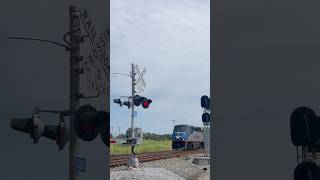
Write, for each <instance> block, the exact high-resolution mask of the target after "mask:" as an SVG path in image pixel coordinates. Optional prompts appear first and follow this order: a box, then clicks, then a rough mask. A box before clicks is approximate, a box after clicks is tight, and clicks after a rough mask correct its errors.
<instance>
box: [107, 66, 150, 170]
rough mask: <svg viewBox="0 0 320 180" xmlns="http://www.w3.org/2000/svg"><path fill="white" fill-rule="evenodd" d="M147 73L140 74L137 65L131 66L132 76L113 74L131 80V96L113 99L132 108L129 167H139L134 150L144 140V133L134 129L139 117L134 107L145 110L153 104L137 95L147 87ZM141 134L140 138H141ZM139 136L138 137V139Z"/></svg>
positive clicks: (128, 139)
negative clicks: (125, 99)
mask: <svg viewBox="0 0 320 180" xmlns="http://www.w3.org/2000/svg"><path fill="white" fill-rule="evenodd" d="M145 73H146V69H143V71H142V72H141V73H140V71H139V67H138V65H136V64H133V63H132V64H131V72H130V75H128V74H122V73H113V74H120V75H125V76H128V77H130V78H131V96H121V97H120V99H113V102H114V103H117V104H119V105H120V107H122V106H123V105H125V106H127V107H128V109H130V108H131V128H129V130H128V131H127V132H128V133H129V134H130V135H129V137H128V138H127V143H128V144H130V145H131V157H130V158H129V161H128V166H129V167H134V168H135V167H138V162H139V161H138V158H136V156H135V152H134V148H135V146H136V144H139V141H138V139H139V138H142V132H141V129H139V128H134V127H135V125H134V117H135V116H137V111H134V109H135V107H134V106H140V104H141V106H142V107H143V108H144V109H147V108H149V105H150V104H151V103H152V100H151V99H148V98H146V97H142V96H139V95H138V94H137V93H141V92H142V91H143V89H144V88H145V87H146V83H145V82H144V80H143V75H144V74H145ZM136 75H139V77H138V79H136ZM137 86H138V89H139V92H137V91H136V87H137ZM122 98H127V99H128V100H127V101H124V100H123V99H122ZM139 134H140V136H139ZM136 135H137V137H136Z"/></svg>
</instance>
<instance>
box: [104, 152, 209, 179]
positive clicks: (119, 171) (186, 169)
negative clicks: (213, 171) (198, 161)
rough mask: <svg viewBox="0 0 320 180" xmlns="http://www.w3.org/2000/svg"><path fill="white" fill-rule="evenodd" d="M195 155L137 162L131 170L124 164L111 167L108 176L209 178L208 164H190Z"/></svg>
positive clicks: (123, 177)
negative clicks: (135, 167) (135, 166)
mask: <svg viewBox="0 0 320 180" xmlns="http://www.w3.org/2000/svg"><path fill="white" fill-rule="evenodd" d="M195 156H196V155H190V156H188V157H179V158H170V159H163V160H157V161H151V162H145V163H139V168H137V169H133V170H128V168H127V167H125V166H121V167H115V168H111V169H110V174H111V176H110V178H111V179H112V180H129V179H133V178H134V179H139V180H140V179H141V180H142V179H143V180H156V179H159V180H183V179H186V180H200V179H203V180H207V179H208V180H209V179H210V177H209V173H210V166H208V165H207V166H198V165H195V164H192V160H193V157H195ZM197 156H199V155H197ZM204 168H207V170H206V171H204ZM203 177H205V178H203Z"/></svg>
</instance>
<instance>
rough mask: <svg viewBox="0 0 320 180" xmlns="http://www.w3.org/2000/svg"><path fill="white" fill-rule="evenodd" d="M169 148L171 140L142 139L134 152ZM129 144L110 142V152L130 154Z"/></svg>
mask: <svg viewBox="0 0 320 180" xmlns="http://www.w3.org/2000/svg"><path fill="white" fill-rule="evenodd" d="M167 150H171V141H170V140H165V141H154V140H143V143H142V144H140V145H137V146H136V147H135V152H136V153H143V152H157V151H167ZM130 153H131V146H130V145H125V144H110V154H130Z"/></svg>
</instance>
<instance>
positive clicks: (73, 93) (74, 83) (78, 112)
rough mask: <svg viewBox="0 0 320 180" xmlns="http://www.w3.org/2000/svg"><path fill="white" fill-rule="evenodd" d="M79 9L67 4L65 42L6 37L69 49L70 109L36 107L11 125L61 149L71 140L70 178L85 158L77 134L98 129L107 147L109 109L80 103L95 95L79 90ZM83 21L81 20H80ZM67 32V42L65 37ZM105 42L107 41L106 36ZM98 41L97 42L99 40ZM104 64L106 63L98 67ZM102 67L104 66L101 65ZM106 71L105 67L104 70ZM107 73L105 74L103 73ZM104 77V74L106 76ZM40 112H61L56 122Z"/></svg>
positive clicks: (88, 136)
mask: <svg viewBox="0 0 320 180" xmlns="http://www.w3.org/2000/svg"><path fill="white" fill-rule="evenodd" d="M81 11H82V9H81V8H80V7H77V6H70V7H69V15H70V28H69V32H68V33H66V34H65V36H64V40H65V42H66V44H67V45H65V44H61V43H58V42H54V41H50V40H46V39H40V38H28V37H8V39H24V40H34V41H42V42H47V43H51V44H55V45H58V46H62V47H64V48H65V50H66V51H70V91H69V93H70V97H69V109H68V110H61V111H56V110H43V109H38V108H36V109H35V110H34V111H33V114H32V117H31V118H12V119H11V128H13V129H14V130H18V131H21V132H24V133H28V134H30V136H31V138H32V139H33V142H34V143H38V141H39V139H40V137H42V136H44V137H46V138H49V139H52V140H55V141H56V143H57V145H58V149H59V150H62V149H63V147H64V146H65V144H66V143H67V142H68V141H70V144H69V180H78V179H79V174H78V171H84V170H83V169H82V170H79V169H77V161H78V160H79V159H80V160H82V162H80V163H82V164H83V163H84V164H85V161H84V158H79V157H77V155H78V153H79V138H80V139H81V140H83V141H91V140H93V139H95V138H96V137H97V136H98V134H99V132H100V135H101V138H102V141H103V143H105V144H106V145H107V146H108V147H109V141H110V138H109V126H110V124H109V120H110V113H109V112H106V111H98V110H96V108H94V107H93V106H91V105H89V104H86V105H82V106H80V103H79V101H80V99H81V98H96V97H99V94H98V95H97V96H84V95H83V94H81V93H80V78H79V76H80V75H81V74H84V71H83V68H81V67H80V62H81V61H83V57H82V56H81V55H80V43H81V42H84V37H88V36H89V35H85V36H82V35H81V28H80V22H81ZM82 23H83V22H82ZM67 35H69V37H70V39H69V42H68V41H66V39H65V37H66V36H67ZM104 43H107V39H105V41H104ZM98 45H99V44H98ZM101 68H103V69H104V68H105V67H101ZM104 70H105V69H104ZM105 72H106V71H105ZM106 76H107V74H106ZM106 78H107V77H106ZM40 112H41V113H56V114H59V115H60V121H59V125H54V126H52V125H49V126H48V125H45V124H44V122H43V120H42V119H40ZM65 116H69V129H68V127H67V126H66V124H65V120H64V117H65Z"/></svg>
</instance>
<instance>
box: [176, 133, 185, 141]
mask: <svg viewBox="0 0 320 180" xmlns="http://www.w3.org/2000/svg"><path fill="white" fill-rule="evenodd" d="M173 139H175V140H185V139H187V134H186V133H185V132H175V133H174V134H173Z"/></svg>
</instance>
